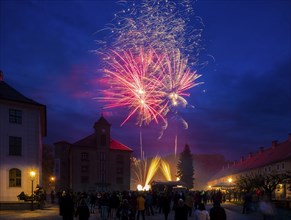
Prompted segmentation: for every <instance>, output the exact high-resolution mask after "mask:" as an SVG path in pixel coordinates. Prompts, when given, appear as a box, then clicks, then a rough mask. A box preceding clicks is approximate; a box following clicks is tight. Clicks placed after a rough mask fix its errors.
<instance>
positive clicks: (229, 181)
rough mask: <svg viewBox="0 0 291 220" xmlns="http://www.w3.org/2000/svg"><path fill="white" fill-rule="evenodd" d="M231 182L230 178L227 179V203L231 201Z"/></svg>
mask: <svg viewBox="0 0 291 220" xmlns="http://www.w3.org/2000/svg"><path fill="white" fill-rule="evenodd" d="M231 182H232V178H228V183H229V186H228V193H229V198H228V200H229V201H230V200H231V192H230V187H231Z"/></svg>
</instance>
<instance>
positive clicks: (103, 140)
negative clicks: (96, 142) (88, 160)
mask: <svg viewBox="0 0 291 220" xmlns="http://www.w3.org/2000/svg"><path fill="white" fill-rule="evenodd" d="M100 144H101V146H106V134H101V135H100Z"/></svg>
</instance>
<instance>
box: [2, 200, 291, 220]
mask: <svg viewBox="0 0 291 220" xmlns="http://www.w3.org/2000/svg"><path fill="white" fill-rule="evenodd" d="M222 206H223V207H224V208H225V210H226V214H227V219H228V220H262V219H263V217H262V215H261V213H259V212H254V213H250V214H247V215H246V214H241V211H242V208H241V207H240V206H237V205H234V204H231V203H224V204H223V205H222ZM210 208H211V205H207V206H206V209H207V210H208V211H209V210H210ZM0 219H1V220H20V219H31V220H62V217H61V216H59V208H58V206H57V205H51V204H49V205H47V206H46V208H45V209H43V210H39V209H38V210H34V211H29V210H17V211H12V210H8V211H0ZM75 219H76V220H77V218H75ZM113 219H114V218H110V219H108V220H113ZM163 219H164V216H163V215H162V214H156V215H154V216H146V220H163ZM168 219H169V220H174V212H171V213H170V216H169V218H168ZM191 219H193V220H194V217H193V216H192V217H189V218H188V220H191ZM275 219H276V220H290V219H291V212H290V211H289V212H288V211H284V212H283V211H282V210H277V215H276V218H275ZM90 220H101V219H100V217H99V214H98V213H95V214H91V217H90Z"/></svg>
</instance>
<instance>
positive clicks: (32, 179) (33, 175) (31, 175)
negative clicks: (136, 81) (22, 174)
mask: <svg viewBox="0 0 291 220" xmlns="http://www.w3.org/2000/svg"><path fill="white" fill-rule="evenodd" d="M29 175H30V178H31V211H33V199H34V198H33V181H34V178H35V175H36V173H35V171H30V173H29Z"/></svg>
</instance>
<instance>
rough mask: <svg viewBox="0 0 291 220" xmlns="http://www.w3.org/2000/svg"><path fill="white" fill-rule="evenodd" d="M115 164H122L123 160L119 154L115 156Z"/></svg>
mask: <svg viewBox="0 0 291 220" xmlns="http://www.w3.org/2000/svg"><path fill="white" fill-rule="evenodd" d="M116 163H117V164H123V163H124V158H123V156H122V155H121V154H119V155H117V157H116Z"/></svg>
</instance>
